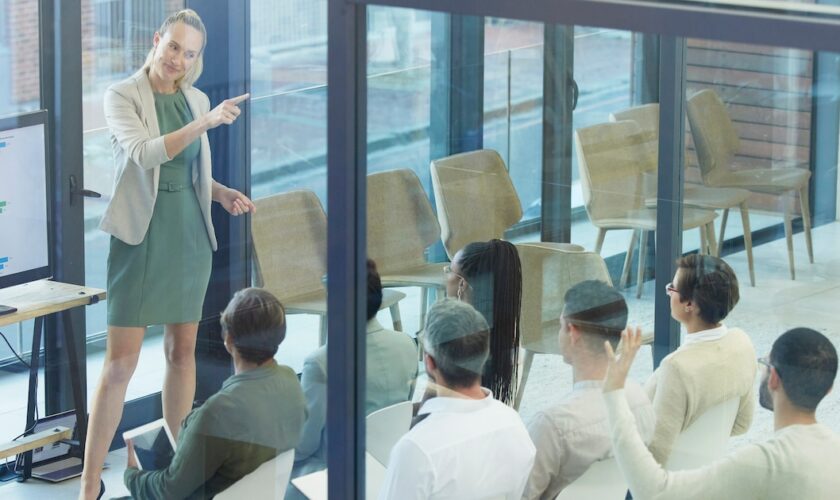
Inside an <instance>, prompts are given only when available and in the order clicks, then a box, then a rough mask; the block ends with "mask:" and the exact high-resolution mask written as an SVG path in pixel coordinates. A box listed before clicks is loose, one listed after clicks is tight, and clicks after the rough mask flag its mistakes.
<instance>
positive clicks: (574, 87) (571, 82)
mask: <svg viewBox="0 0 840 500" xmlns="http://www.w3.org/2000/svg"><path fill="white" fill-rule="evenodd" d="M569 86H571V87H572V111H574V109H575V108H577V104H578V97H579V96H580V88H578V84H577V82H576V81H575V79H574V78H572V77H569Z"/></svg>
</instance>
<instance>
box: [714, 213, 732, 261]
mask: <svg viewBox="0 0 840 500" xmlns="http://www.w3.org/2000/svg"><path fill="white" fill-rule="evenodd" d="M727 220H729V209H728V208H724V209H723V217H721V219H720V238H718V244H717V253H716V254H715V257H720V254H721V252H723V240H724V237H723V235H724V234H725V233H726V221H727ZM712 227H714V226H712Z"/></svg>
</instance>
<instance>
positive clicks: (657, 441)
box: [645, 254, 757, 465]
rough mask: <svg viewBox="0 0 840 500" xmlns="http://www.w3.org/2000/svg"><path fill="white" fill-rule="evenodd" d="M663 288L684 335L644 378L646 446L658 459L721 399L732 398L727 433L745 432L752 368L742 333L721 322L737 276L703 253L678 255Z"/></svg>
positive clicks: (749, 418)
mask: <svg viewBox="0 0 840 500" xmlns="http://www.w3.org/2000/svg"><path fill="white" fill-rule="evenodd" d="M665 292H666V293H667V294H668V295H669V296H670V298H671V316H672V317H673V318H674V319H676V320H677V321H679V322H680V323H681V324H682V326H683V327H684V328H685V332H686V336H685V341H684V342H683V344H682V345H681V346H680V347H679V348H678V349H677V350H676V351H674V352H672V353H671V354H669V355H668V356H666V357H665V359H663V360H662V363H661V364H660V365H659V368H657V369H656V371H655V372H654V373H653V375H652V376H651V377H650V378H649V379H648V381H647V382H646V383H645V391H646V392H647V394H648V397H649V398H650V399H651V401H653V409H654V412H655V413H656V428H655V430H654V433H653V440H652V441H651V443H650V450H651V452H653V456H654V458H656V461H657V462H659V463H660V464H663V465H666V464H667V461H668V457H669V456H670V455H671V451H672V448H673V446H674V442H675V441H676V439H677V437H678V436H679V435H680V433H681V432H683V431H684V430H686V429H687V428H688V427H689V426H690V425H691V424H693V423H694V421H695V420H697V418H698V417H700V416H701V415H703V413H705V412H706V411H707V410H708V409H710V408H712V407H714V406H716V405H718V404H720V403H723V402H725V401H729V400H731V399H735V398H737V399H738V413H737V415H736V417H735V421H734V422H733V424H732V430H731V431H730V434H732V435H737V434H743V433H745V432H747V430H748V429H749V428H750V424H751V423H752V416H753V409H754V408H755V395H754V394H753V390H754V386H755V374H756V369H757V366H756V361H755V349H754V348H753V345H752V341H751V340H750V338H749V337H748V336H747V334H746V333H744V331H743V330H741V329H738V328H727V327H726V325H724V324H723V323H722V321H723V320H724V318H726V316H727V314H729V311H731V310H732V308H733V307H735V304H737V303H738V299H739V293H738V278H737V277H736V276H735V272H734V271H732V268H731V267H729V265H728V264H727V263H726V262H724V261H723V260H721V259H719V258H717V257H712V256H709V255H696V254H692V255H687V256H685V257H682V258H680V259H678V260H677V272H676V274H675V275H674V281H673V282H672V283H669V284H668V285H667V286H666V289H665Z"/></svg>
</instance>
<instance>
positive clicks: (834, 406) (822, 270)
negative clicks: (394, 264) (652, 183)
mask: <svg viewBox="0 0 840 500" xmlns="http://www.w3.org/2000/svg"><path fill="white" fill-rule="evenodd" d="M739 230H740V227H737V228H732V232H733V233H737V232H738V231H739ZM616 233H617V235H616V237H615V240H616V241H615V242H614V243H612V244H613V245H614V246H615V248H616V251H619V250H620V249H622V248H623V246H624V245H626V239H625V236H619V235H620V234H621V233H618V232H616ZM578 234H580V233H578ZM625 234H626V233H625ZM587 237H588V236H587ZM610 238H611V237H608V243H609V240H610ZM688 241H690V240H687V243H686V245H689V244H690V243H689V242H688ZM794 242H795V243H794V245H795V251H796V270H797V279H796V281H791V280H790V279H789V277H788V267H787V253H786V249H785V242H784V240H778V241H774V242H772V243H769V244H765V245H761V246H759V247H756V248H755V262H756V287H755V288H752V287H750V286H749V281H748V279H747V275H746V269H747V265H746V256H745V254H744V253H743V252H741V253H738V254H735V255H731V256H728V257H726V260H727V261H728V262H729V263H730V264H731V265H732V267H733V269H735V272H736V273H737V274H738V275H739V277H740V278H741V281H742V283H741V301H740V302H739V304H738V305H737V307H736V308H735V309H734V310H733V312H732V313H731V314H730V317H729V318H727V320H726V321H725V322H726V324H728V325H730V326H738V327H741V328H743V329H744V330H745V331H746V332H747V333H748V334H749V335H750V337H751V338H752V340H753V343H754V344H755V348H756V352H757V353H758V354H759V355H762V354H765V353H767V352H769V350H770V347H771V345H772V342H773V340H775V338H776V337H778V335H779V334H781V333H783V332H784V331H786V330H787V329H789V328H791V327H795V326H808V327H812V328H815V329H817V330H819V331H821V332H823V333H824V334H826V335H828V336H829V338H831V339H832V341H833V342H834V343H835V345H836V346H840V328H838V327H837V323H838V317H840V314H838V305H840V255H838V254H837V253H836V251H835V249H836V248H838V246H840V223H833V224H830V225H825V226H821V227H819V228H817V229H815V230H814V249H815V259H816V263H815V264H810V263H808V259H807V254H806V252H805V245H804V239H803V236H802V234H798V235H796V236H795V238H794ZM581 243H582V244H584V245H585V246H587V247H591V243H589V242H588V241H581ZM404 291H405V292H406V293H408V294H409V296H408V298H407V299H406V300H405V301H404V302H403V303H404V304H405V305H404V306H403V307H402V319H403V324H404V325H405V330H406V331H409V332H414V331H416V329H417V325H418V319H419V310H418V307H417V304H418V303H419V301H418V299H419V295H418V293H417V291H416V290H414V289H406V290H404ZM634 292H635V289H632V290H627V292H626V293H625V296H626V297H627V300H628V304H629V307H630V313H631V323H634V324H638V325H641V326H643V327H648V328H652V325H653V298H654V293H659V291H654V290H653V283H652V282H648V283H646V285H645V289H644V292H645V293H644V295H643V296H642V298H641V299H640V300H637V299H636V298H635V293H634ZM381 319H382V321H383V323H384V324H389V322H390V318H388V315H387V313H383V317H382V318H381ZM289 322H290V325H289V326H290V328H289V336H290V337H287V341H286V343H284V345H283V346H281V352H280V354H279V357H280V359H281V360H282V361H283V362H285V363H287V364H290V365H291V366H293V367H294V368H296V369H298V370H299V369H300V368H301V366H302V361H303V358H304V357H305V355H306V353H307V352H309V351H310V350H311V349H312V348H314V347H315V345H316V344H317V320H316V318H314V317H311V316H297V317H290V319H289ZM155 342H159V340H157V341H152V342H149V343H148V344H149V345H147V346H145V347H144V354H143V356H147V357H144V360H143V361H141V365H143V364H144V363H145V365H146V366H147V371H148V373H146V375H145V376H144V377H135V379H138V378H141V379H144V380H143V381H142V382H140V381H138V382H133V384H142V386H141V385H133V386H132V389H130V391H132V390H133V391H135V392H137V393H138V394H145V393H148V392H152V391H153V390H156V388H159V387H160V380H161V379H162V373H163V372H162V369H161V364H160V359H159V358H160V356H161V354H160V346H159V345H154V344H155ZM100 356H101V355H100ZM88 366H89V370H90V371H89V373H88V378H89V380H91V382H89V383H91V384H93V381H95V379H96V377H97V376H98V372H97V370H99V369H100V368H101V357H100V358H99V359H95V358H93V359H89V363H88ZM651 371H652V363H651V353H650V349H644V350H643V351H642V352H641V353H640V356H639V359H637V361H636V364H635V366H634V370H633V373H632V376H633V377H635V378H636V379H638V380H640V381H643V380H644V379H645V378H646V377H647V376H648V375H649V374H650V373H651ZM4 378H5V377H4ZM23 380H25V378H24V379H23ZM756 383H757V382H756ZM570 386H571V371H570V370H569V368H568V367H567V366H566V365H564V364H563V363H562V361H561V360H560V358H559V357H558V356H537V357H536V359H535V362H534V366H533V368H532V372H531V374H530V377H529V381H528V386H527V390H526V392H525V397H524V400H523V402H522V407H521V409H520V412H521V414H522V416H523V419H525V420H526V421H527V420H528V419H529V418H530V417H531V416H532V415H533V414H534V413H535V412H536V411H537V410H539V409H540V408H543V407H545V406H547V405H550V404H552V402H553V401H556V400H557V399H559V398H560V397H561V396H562V394H563V393H564V392H565V391H567V390H568V389H569V388H570ZM20 387H21V385H20V381H19V380H18V382H17V383H16V384H13V383H12V382H7V381H5V380H4V379H3V378H0V393H2V394H3V395H4V398H5V399H6V404H4V409H8V408H10V407H12V410H11V411H6V413H0V423H3V424H5V423H10V424H11V423H12V422H14V424H13V426H12V427H9V426H8V425H2V426H0V429H3V430H2V432H0V434H3V433H5V434H10V433H12V431H11V430H8V429H17V428H18V427H20V426H21V425H19V424H21V423H22V422H23V420H22V411H21V410H22V408H23V404H24V403H25V399H22V396H21V395H20V393H19V391H17V389H19V388H20ZM143 391H147V392H143ZM17 405H19V410H14V407H15V406H17ZM14 411H19V412H20V414H19V415H17V416H15V415H14V414H13V413H14ZM817 417H818V419H820V420H821V421H822V422H824V423H826V424H827V425H829V426H830V427H831V428H832V429H834V430H835V431H837V432H840V391H834V392H833V393H832V394H830V395H829V396H828V397H827V398H826V400H825V401H824V402H823V403H822V405H821V406H820V411H819V412H818V414H817ZM15 418H16V419H18V420H14V419H15ZM772 429H773V421H772V414H771V413H770V412H767V411H764V410H761V409H757V410H756V414H755V419H754V421H753V425H752V427H751V429H750V431H749V432H748V433H747V434H746V435H745V436H742V437H738V438H734V439H732V440H731V445H732V446H733V447H735V446H738V445H740V444H742V443H743V442H745V441H753V440H761V439H764V438H765V437H766V436H768V435H770V434H771V433H772ZM15 434H16V433H15ZM12 435H14V434H12ZM10 437H11V436H10ZM109 462H110V463H111V464H112V466H111V467H110V468H109V469H108V470H107V471H106V472H105V475H104V477H105V481H106V484H107V495H106V496H108V497H111V496H120V495H124V494H126V491H125V489H124V487H123V486H122V471H123V469H124V464H125V453H124V450H117V451H115V452H113V453H112V454H111V455H110V457H109ZM77 493H78V479H75V480H70V481H67V482H65V483H62V484H58V485H52V484H46V483H42V482H39V481H29V482H27V483H25V484H19V483H11V484H6V485H2V486H0V496H2V498H4V499H9V500H14V499H24V498H26V499H31V498H57V499H65V498H67V499H72V498H76V495H77Z"/></svg>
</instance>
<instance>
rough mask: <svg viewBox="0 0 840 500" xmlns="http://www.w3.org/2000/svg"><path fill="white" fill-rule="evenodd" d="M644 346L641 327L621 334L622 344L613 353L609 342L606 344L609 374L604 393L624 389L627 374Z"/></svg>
mask: <svg viewBox="0 0 840 500" xmlns="http://www.w3.org/2000/svg"><path fill="white" fill-rule="evenodd" d="M641 345H642V329H641V328H639V327H635V328H630V327H627V328H625V329H624V331H623V332H621V342H619V343H618V348H617V349H616V351H613V348H612V346H611V345H610V343H609V342H604V350H605V351H606V353H607V374H606V376H605V377H604V392H610V391H615V390H618V389H622V388H624V382H625V381H626V380H627V373H628V372H629V371H630V366H631V365H632V364H633V360H634V359H635V358H636V353H637V352H639V347H640V346H641Z"/></svg>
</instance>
